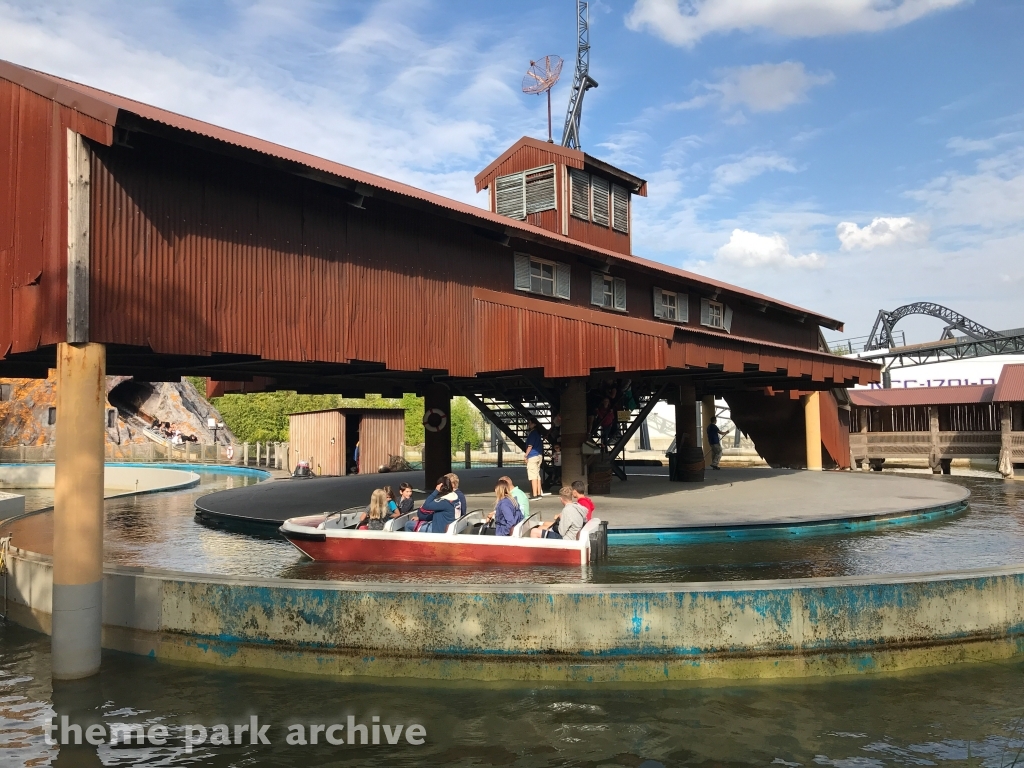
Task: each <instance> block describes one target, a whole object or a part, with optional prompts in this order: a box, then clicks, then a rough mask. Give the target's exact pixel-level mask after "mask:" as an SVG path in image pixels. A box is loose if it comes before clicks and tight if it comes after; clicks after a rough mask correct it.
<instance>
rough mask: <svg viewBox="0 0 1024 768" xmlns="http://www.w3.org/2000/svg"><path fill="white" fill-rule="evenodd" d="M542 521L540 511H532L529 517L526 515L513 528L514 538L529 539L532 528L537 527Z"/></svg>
mask: <svg viewBox="0 0 1024 768" xmlns="http://www.w3.org/2000/svg"><path fill="white" fill-rule="evenodd" d="M539 522H540V512H531V513H530V516H529V517H524V518H523V519H522V520H520V521H519V522H518V523H516V527H515V528H513V529H512V536H511V538H513V539H528V538H530V529H531V528H536V527H537V523H539Z"/></svg>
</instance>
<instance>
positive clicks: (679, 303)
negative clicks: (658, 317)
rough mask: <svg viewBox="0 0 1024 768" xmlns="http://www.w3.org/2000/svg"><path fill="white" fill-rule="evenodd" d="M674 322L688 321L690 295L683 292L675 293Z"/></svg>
mask: <svg viewBox="0 0 1024 768" xmlns="http://www.w3.org/2000/svg"><path fill="white" fill-rule="evenodd" d="M676 322H677V323H688V322H690V297H689V296H688V295H687V294H685V293H677V294H676Z"/></svg>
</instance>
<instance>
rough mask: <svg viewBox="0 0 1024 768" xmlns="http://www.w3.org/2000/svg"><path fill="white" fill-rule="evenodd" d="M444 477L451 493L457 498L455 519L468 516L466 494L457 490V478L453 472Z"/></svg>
mask: <svg viewBox="0 0 1024 768" xmlns="http://www.w3.org/2000/svg"><path fill="white" fill-rule="evenodd" d="M445 477H447V478H448V482H449V483H450V484H451V486H452V493H454V494H455V495H456V496H457V497H458V498H457V499H456V500H455V502H454V504H455V519H456V520H458V519H459V518H460V517H462V516H463V515H467V514H469V506H468V502H467V501H466V494H464V493H463V492H462V491H460V490H459V476H458V475H456V474H455V473H454V472H449V473H448V474H447V475H445Z"/></svg>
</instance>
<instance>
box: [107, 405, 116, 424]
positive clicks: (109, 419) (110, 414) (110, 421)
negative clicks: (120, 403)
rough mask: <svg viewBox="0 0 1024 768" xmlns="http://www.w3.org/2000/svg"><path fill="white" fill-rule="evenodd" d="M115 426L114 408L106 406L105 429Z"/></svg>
mask: <svg viewBox="0 0 1024 768" xmlns="http://www.w3.org/2000/svg"><path fill="white" fill-rule="evenodd" d="M115 426H117V411H116V410H115V409H114V408H107V429H113V428H114V427H115Z"/></svg>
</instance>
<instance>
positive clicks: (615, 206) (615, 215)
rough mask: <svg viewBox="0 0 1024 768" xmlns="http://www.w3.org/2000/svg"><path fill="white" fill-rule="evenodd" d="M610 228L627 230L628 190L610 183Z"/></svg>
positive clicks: (621, 230)
mask: <svg viewBox="0 0 1024 768" xmlns="http://www.w3.org/2000/svg"><path fill="white" fill-rule="evenodd" d="M612 229H615V230H617V231H619V232H629V192H627V191H626V190H625V189H623V188H622V187H620V186H619V185H618V184H612Z"/></svg>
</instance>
